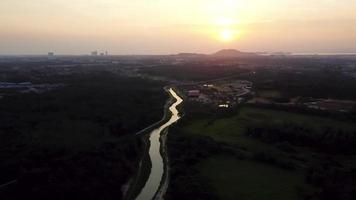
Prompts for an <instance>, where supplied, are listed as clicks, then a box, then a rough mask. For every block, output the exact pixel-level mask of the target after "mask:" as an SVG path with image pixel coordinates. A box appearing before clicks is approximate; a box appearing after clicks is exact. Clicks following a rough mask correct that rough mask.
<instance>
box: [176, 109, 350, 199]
mask: <svg viewBox="0 0 356 200" xmlns="http://www.w3.org/2000/svg"><path fill="white" fill-rule="evenodd" d="M183 120H184V119H183ZM256 122H264V123H267V124H271V125H277V124H283V123H287V122H290V123H293V124H299V125H301V126H302V127H312V128H314V130H316V129H322V128H324V127H325V126H332V127H334V128H337V129H342V130H355V129H356V125H355V124H354V123H352V122H347V121H339V120H336V119H332V118H326V117H319V116H313V115H307V114H300V113H292V112H285V111H280V110H272V109H265V108H256V107H248V106H246V107H243V108H240V109H239V110H238V111H237V113H236V114H234V115H228V116H225V117H214V116H213V115H210V116H207V117H190V118H189V119H187V120H186V123H184V125H182V126H181V127H180V131H179V134H180V136H181V137H183V138H185V139H184V140H186V141H193V140H197V138H198V140H199V138H204V137H208V138H212V139H213V140H214V141H215V142H217V143H220V144H222V145H227V146H229V147H231V148H232V149H235V150H236V152H240V153H241V152H242V153H243V154H244V158H245V159H241V158H239V156H234V155H229V154H223V153H222V154H212V155H210V156H208V157H207V158H203V159H201V160H199V161H198V163H197V164H196V165H195V167H194V168H195V169H196V171H199V172H200V173H199V176H200V177H201V178H202V179H203V180H205V181H207V183H208V184H209V185H211V186H212V188H213V189H214V190H212V191H215V192H214V193H215V194H216V195H217V197H218V198H219V199H227V200H229V199H241V200H244V199H248V200H255V199H256V200H257V199H266V200H269V199H270V200H279V199H281V200H283V199H288V200H293V199H301V198H302V197H301V195H300V192H299V191H298V189H297V188H298V187H299V188H304V189H306V190H308V191H309V190H310V191H314V189H312V188H313V186H310V185H309V184H307V183H305V182H304V180H305V172H306V171H305V169H306V168H307V167H309V166H310V165H311V163H313V162H315V161H316V162H318V159H319V158H321V157H322V156H323V155H324V154H323V153H320V152H318V151H314V149H311V148H309V147H299V146H293V145H290V146H292V148H293V149H294V150H293V152H288V151H285V150H282V149H281V148H280V147H278V145H276V144H275V143H268V142H264V141H262V140H260V139H256V138H253V137H249V136H248V135H247V134H246V127H247V126H248V125H249V124H250V123H256ZM197 149H199V148H198V147H197ZM241 149H242V151H241ZM191 151H192V152H193V150H191ZM183 154H184V153H183ZM260 155H263V156H262V159H261V157H259V156H260ZM186 156H188V157H189V155H186ZM315 156H317V157H318V158H315ZM266 158H267V159H266ZM333 158H334V159H337V160H338V162H342V161H341V160H342V159H339V158H341V157H340V156H334V157H333ZM286 166H292V168H293V169H294V170H291V168H288V167H286Z"/></svg>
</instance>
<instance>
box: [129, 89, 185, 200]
mask: <svg viewBox="0 0 356 200" xmlns="http://www.w3.org/2000/svg"><path fill="white" fill-rule="evenodd" d="M164 90H165V91H166V92H167V93H168V94H169V96H170V98H169V99H168V100H167V102H166V104H165V106H164V115H163V118H162V120H160V121H159V122H156V123H154V124H152V125H151V126H149V127H147V128H145V129H143V130H141V131H139V132H138V133H137V135H142V140H143V142H144V144H145V148H144V149H145V152H146V153H143V156H142V159H141V162H140V167H139V169H138V170H137V174H136V175H135V177H134V178H132V179H131V181H130V183H129V185H130V186H129V189H128V191H127V193H126V195H125V198H124V199H127V200H130V199H135V197H136V199H140V198H142V192H149V193H152V192H155V193H153V194H154V195H153V196H152V197H153V198H154V199H161V198H162V197H163V195H164V193H165V191H166V189H167V187H168V177H169V176H168V171H169V168H168V156H167V155H166V152H167V150H166V148H167V145H166V137H165V135H166V134H167V128H168V127H169V126H170V125H171V124H173V123H175V122H176V121H177V120H178V119H179V118H180V116H179V111H178V109H177V106H178V105H180V104H181V103H182V102H183V99H182V98H181V97H180V96H179V95H178V94H177V92H176V88H173V87H170V86H166V87H164ZM169 112H170V113H172V115H169ZM147 133H149V134H147ZM152 139H155V140H153V141H151V140H152ZM152 143H154V144H153V145H152ZM151 145H152V146H151ZM157 146H158V147H159V148H158V149H157ZM150 154H153V155H150ZM157 154H159V155H157ZM150 157H154V158H155V159H157V158H159V157H161V160H159V159H158V160H159V161H160V162H162V163H160V164H159V163H154V162H155V161H154V162H153V163H152V161H151V158H150ZM157 164H159V166H161V165H162V169H161V168H158V169H157V167H156V166H153V165H157ZM157 170H158V171H157ZM161 170H163V172H162V171H161ZM152 173H156V174H157V173H158V174H160V173H162V175H161V177H153V178H154V179H155V180H154V181H155V182H157V180H158V179H159V184H158V186H157V190H156V191H151V190H152V189H149V190H148V189H147V188H146V189H145V187H150V185H149V184H151V183H148V182H150V181H151V182H152V180H151V179H150V175H151V174H152ZM151 178H152V177H151ZM154 181H153V182H154ZM146 184H148V186H147V185H146ZM138 195H139V196H138ZM140 195H141V197H140ZM143 196H144V195H143ZM156 197H159V198H156ZM145 198H147V197H145Z"/></svg>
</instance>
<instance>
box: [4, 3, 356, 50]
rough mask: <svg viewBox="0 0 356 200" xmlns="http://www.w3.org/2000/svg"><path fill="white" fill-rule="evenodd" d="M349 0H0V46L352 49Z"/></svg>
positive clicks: (353, 17) (354, 29)
mask: <svg viewBox="0 0 356 200" xmlns="http://www.w3.org/2000/svg"><path fill="white" fill-rule="evenodd" d="M355 11H356V1H355V0H309V1H301V0H130V1H126V0H125V1H124V0H1V1H0V54H43V53H46V52H48V51H54V52H56V53H58V54H85V53H88V52H90V51H92V50H99V51H105V50H108V51H109V52H110V53H112V54H168V53H176V52H202V53H210V52H214V51H216V50H218V49H221V48H237V49H240V50H244V51H289V52H356V34H355V33H356V12H355Z"/></svg>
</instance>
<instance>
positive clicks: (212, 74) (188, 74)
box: [140, 63, 247, 81]
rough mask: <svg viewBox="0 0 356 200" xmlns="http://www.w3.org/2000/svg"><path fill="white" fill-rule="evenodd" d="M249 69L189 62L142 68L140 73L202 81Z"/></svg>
mask: <svg viewBox="0 0 356 200" xmlns="http://www.w3.org/2000/svg"><path fill="white" fill-rule="evenodd" d="M246 71H247V70H244V69H241V68H239V66H238V65H233V66H219V65H218V64H213V63H209V64H204V63H197V64H194V63H189V64H185V65H175V66H157V67H149V68H148V67H147V68H141V69H140V73H144V74H150V75H155V76H166V77H169V78H173V79H176V80H183V81H192V80H193V81H202V80H209V79H216V78H222V77H227V76H232V75H238V74H240V73H243V72H246Z"/></svg>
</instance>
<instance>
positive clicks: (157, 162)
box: [136, 88, 183, 200]
mask: <svg viewBox="0 0 356 200" xmlns="http://www.w3.org/2000/svg"><path fill="white" fill-rule="evenodd" d="M169 93H170V94H171V96H172V98H174V99H175V102H174V103H173V104H172V105H171V106H170V107H169V111H170V113H167V115H171V117H170V119H169V120H168V121H167V122H165V123H164V124H162V125H161V126H160V127H158V128H156V129H154V130H153V131H152V132H151V133H150V148H149V156H150V160H151V163H152V168H151V173H150V175H149V177H148V180H147V182H146V184H145V186H144V187H143V188H142V190H141V192H140V194H139V195H138V196H137V198H136V200H150V199H163V195H164V194H165V192H166V189H167V184H168V166H166V165H165V164H166V162H165V161H167V159H168V158H167V154H166V149H165V148H166V137H165V136H166V132H165V131H166V130H167V128H168V127H169V126H170V125H172V124H173V123H175V122H176V121H178V120H179V118H180V116H179V112H178V110H177V106H178V105H179V104H181V103H182V102H183V99H182V98H180V97H179V96H178V95H177V93H176V92H175V91H174V90H173V89H172V88H170V89H169ZM161 151H162V154H161ZM165 172H167V173H166V174H165Z"/></svg>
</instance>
